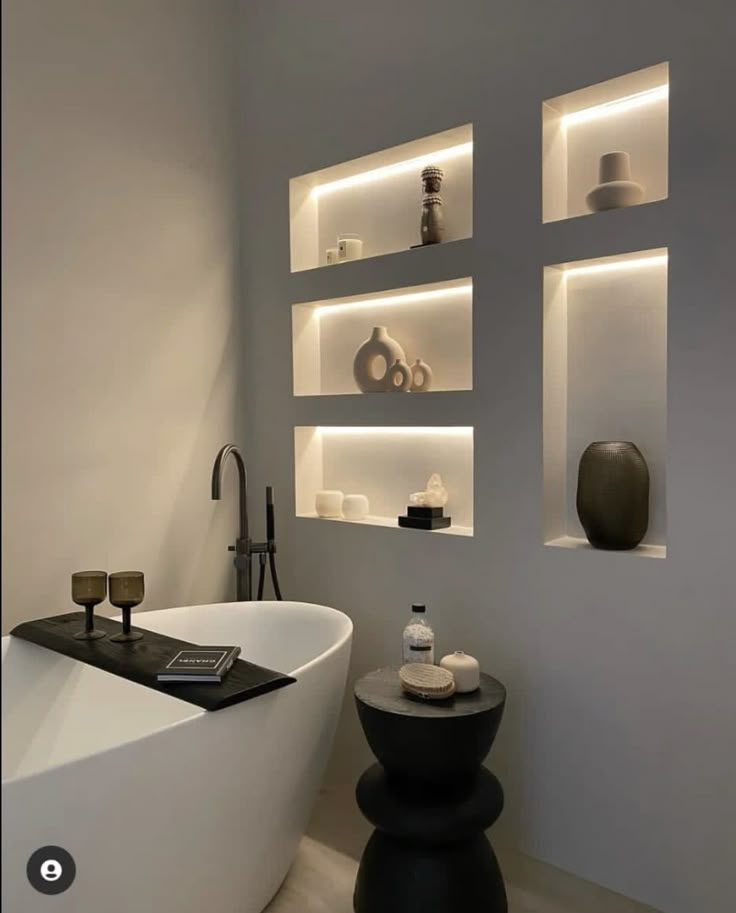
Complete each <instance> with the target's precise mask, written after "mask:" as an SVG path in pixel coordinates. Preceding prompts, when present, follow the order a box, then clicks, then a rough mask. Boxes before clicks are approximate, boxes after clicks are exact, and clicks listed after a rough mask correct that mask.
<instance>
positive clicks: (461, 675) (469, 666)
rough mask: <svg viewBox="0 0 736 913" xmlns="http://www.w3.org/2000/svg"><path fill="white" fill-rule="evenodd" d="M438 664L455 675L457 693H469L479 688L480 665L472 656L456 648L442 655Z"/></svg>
mask: <svg viewBox="0 0 736 913" xmlns="http://www.w3.org/2000/svg"><path fill="white" fill-rule="evenodd" d="M440 666H442V668H443V669H447V671H448V672H452V674H453V675H454V676H455V690H456V691H457V692H458V694H469V693H470V692H471V691H477V690H478V688H480V665H479V664H478V660H477V659H476V658H475V657H474V656H469V655H468V654H467V653H463V651H462V650H456V651H455V652H454V653H449V654H448V655H447V656H443V657H442V659H441V660H440Z"/></svg>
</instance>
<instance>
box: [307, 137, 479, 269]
mask: <svg viewBox="0 0 736 913" xmlns="http://www.w3.org/2000/svg"><path fill="white" fill-rule="evenodd" d="M430 164H436V165H438V166H439V167H440V168H441V169H442V170H443V172H444V178H443V180H442V186H441V189H440V196H441V197H442V200H443V204H442V212H443V214H444V220H445V238H444V242H445V243H447V242H449V241H455V240H460V239H462V238H470V237H472V234H473V127H472V124H466V125H465V126H462V127H456V128H454V129H452V130H445V131H443V132H442V133H435V134H433V135H432V136H426V137H422V138H421V139H417V140H413V141H412V142H409V143H403V144H402V145H400V146H394V147H392V148H390V149H384V150H381V151H380V152H374V153H372V154H370V155H365V156H362V157H361V158H357V159H353V160H351V161H348V162H342V163H340V164H337V165H333V166H331V167H329V168H323V169H322V170H320V171H314V172H311V173H310V174H304V175H301V176H299V177H296V178H292V179H291V180H290V182H289V208H290V237H291V271H292V272H297V271H299V270H305V269H314V268H315V267H318V266H326V265H327V251H328V249H330V248H335V247H336V246H337V238H338V235H341V234H345V233H350V234H354V235H357V237H358V238H359V239H360V241H362V259H365V258H367V257H377V256H380V255H381V254H389V253H395V252H398V251H406V250H409V249H410V248H411V247H412V246H413V245H417V244H419V243H420V231H419V229H420V221H421V212H422V183H421V179H420V174H421V171H422V168H424V167H425V166H426V165H430ZM341 266H344V264H343V263H338V264H337V265H335V266H331V267H330V268H331V269H337V268H339V267H341Z"/></svg>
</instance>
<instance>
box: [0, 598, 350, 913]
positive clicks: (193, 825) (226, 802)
mask: <svg viewBox="0 0 736 913" xmlns="http://www.w3.org/2000/svg"><path fill="white" fill-rule="evenodd" d="M135 621H138V622H139V624H140V626H141V627H144V628H149V629H151V630H155V631H159V632H161V633H164V634H169V635H171V636H172V637H176V638H179V639H181V640H188V641H192V642H194V643H200V644H208V643H209V644H237V645H240V646H241V647H242V651H243V652H242V654H241V655H242V658H243V659H247V660H250V661H252V662H255V663H258V664H259V665H263V666H268V667H270V668H272V669H276V670H277V671H279V672H286V673H290V674H291V675H293V676H294V677H295V678H296V679H297V682H296V683H295V684H292V685H289V686H288V687H286V688H283V689H281V690H279V691H274V692H271V693H270V694H266V695H262V696H260V697H256V698H253V699H252V700H250V701H246V702H244V703H241V704H238V705H236V706H233V707H229V708H227V709H225V710H219V711H217V712H214V713H207V712H205V711H203V710H200V709H199V708H198V707H195V706H193V705H192V704H188V703H185V702H183V701H181V700H179V699H177V698H174V697H170V696H168V695H165V694H160V693H158V692H156V691H153V690H151V689H148V688H145V687H143V686H142V685H137V684H135V683H133V682H128V681H127V680H124V679H121V678H118V677H117V676H114V675H110V674H108V673H106V672H102V671H100V670H98V669H95V668H93V667H91V666H86V665H84V664H82V663H78V662H76V661H74V660H71V659H68V658H66V657H63V656H60V655H58V654H56V653H53V652H51V651H50V650H46V649H44V648H43V647H37V646H35V645H34V644H29V643H26V642H24V641H20V640H17V639H15V638H12V637H4V638H3V639H2V640H3V643H2V657H3V666H2V706H3V718H2V725H3V740H2V743H3V752H2V816H3V880H2V909H3V910H4V911H5V910H7V911H8V913H36V911H39V913H41V911H53V913H209V911H222V913H260V911H261V910H262V909H263V908H264V907H265V906H266V905H267V903H268V901H269V900H270V899H271V897H272V896H273V895H274V893H275V892H276V891H277V889H278V887H279V885H280V884H281V882H282V881H283V879H284V877H285V876H286V873H287V871H288V869H289V866H290V865H291V863H292V860H293V858H294V855H295V852H296V848H297V844H298V842H299V839H300V837H301V835H302V833H303V832H304V829H305V827H306V824H307V821H308V818H309V815H310V812H311V810H312V806H313V804H314V801H315V799H316V796H317V791H318V789H319V785H320V781H321V779H322V776H323V774H324V769H325V765H326V763H327V759H328V756H329V753H330V750H331V746H332V740H333V735H334V731H335V727H336V724H337V719H338V714H339V710H340V706H341V702H342V698H343V692H344V688H345V680H346V675H347V667H348V660H349V654H350V642H351V638H352V623H351V621H350V619H349V618H348V617H347V616H346V615H343V614H342V613H341V612H337V611H335V610H334V609H328V608H325V607H323V606H316V605H308V604H305V603H298V602H253V603H225V604H220V605H205V606H191V607H186V608H176V609H166V610H163V611H156V612H145V613H141V614H139V615H138V616H137V617H135V616H134V622H135ZM213 687H217V686H216V685H215V686H213ZM44 846H60V847H63V848H64V849H66V850H68V852H70V853H71V855H72V856H73V858H74V861H75V863H76V869H77V874H76V879H75V881H74V883H73V884H72V886H71V887H70V888H69V889H68V890H67V891H65V892H64V893H61V894H57V895H55V896H44V895H43V894H40V893H38V892H37V891H35V890H34V889H33V888H32V887H31V885H30V883H29V882H28V880H27V877H26V864H27V862H28V859H29V857H30V856H31V854H32V853H33V852H34V851H35V850H37V849H39V848H41V847H44Z"/></svg>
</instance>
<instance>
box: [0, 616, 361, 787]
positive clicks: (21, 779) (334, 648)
mask: <svg viewBox="0 0 736 913" xmlns="http://www.w3.org/2000/svg"><path fill="white" fill-rule="evenodd" d="M282 601H283V602H289V603H290V604H291V605H294V606H299V607H301V606H306V607H308V608H312V609H315V608H316V609H320V610H322V611H327V612H330V613H336V614H338V615H341V616H342V617H343V619H344V620H345V621H344V622H343V624H345V622H346V624H345V631H344V632H343V633H342V635H341V636H340V638H339V640H337V641H335V643H333V644H331V645H330V646H329V647H328V648H327V649H326V650H323V651H322V652H321V653H319V654H318V655H317V656H316V657H313V658H312V659H310V660H309V661H308V662H306V663H303V664H302V665H301V666H299V667H298V668H297V669H294V670H293V671H291V672H289V673H285V674H288V675H291V676H293V677H294V678H296V679H297V680H298V679H299V676H300V675H303V674H304V673H305V672H308V671H309V670H311V669H312V668H314V667H315V666H317V665H318V664H319V663H320V662H324V661H327V660H328V659H329V658H330V657H331V656H333V655H334V654H335V653H337V652H339V651H340V650H341V649H343V648H344V647H345V645H346V644H348V643H349V642H350V640H351V639H352V636H353V622H352V619H351V618H350V616H349V615H346V614H345V612H342V611H340V609H333V608H332V607H330V606H325V605H321V604H320V603H315V602H296V601H294V600H282ZM253 602H257V603H258V604H259V605H269V604H275V605H278V604H279V602H278V601H277V600H265V599H262V600H252V602H251V603H248V602H245V603H238V602H237V601H235V602H211V603H207V604H204V605H201V606H200V605H199V604H195V605H190V606H171V607H170V608H166V609H152V610H151V612H150V613H146V612H140V613H139V614H140V615H146V614H151V615H153V614H159V615H163V614H164V613H165V612H171V611H173V610H176V609H198V608H203V609H206V608H212V607H214V606H222V605H227V606H229V605H246V606H247V605H249V604H252V603H253ZM112 617H113V618H116V619H118V620H119V619H120V618H121V616H119V615H118V616H112ZM144 630H145V628H144ZM11 637H12V635H10V634H4V635H3V636H2V638H0V640H2V641H3V642H5V641H10V640H11ZM33 646H35V647H37V648H38V649H39V650H47V649H48V648H47V647H41V646H39V645H38V644H33ZM48 652H49V653H52V654H54V655H56V653H55V651H53V650H48ZM69 659H72V658H71V657H69ZM72 661H73V662H79V660H73V659H72ZM93 668H96V667H93ZM100 671H102V672H104V670H100ZM107 674H110V675H111V674H112V673H107ZM126 681H129V682H130V684H131V685H135V686H136V687H138V688H145V687H146V686H145V685H141V684H140V683H139V682H134V681H131V680H129V679H126ZM158 693H161V692H158ZM269 693H270V694H277V693H278V692H277V691H273V692H269ZM165 696H166V697H170V698H171V699H172V700H175V701H178V702H179V703H185V704H188V703H189V702H188V701H182V699H181V698H179V697H176V695H173V694H167V695H165ZM267 696H268V695H267V694H263V695H259V697H267ZM247 703H249V702H248V701H242V702H241V703H240V704H233V705H232V706H230V707H224V708H222V709H221V710H218V711H215V712H216V713H217V714H221V713H227V711H229V710H230V711H233V710H236V709H238V708H240V707H242V705H243V704H247ZM189 706H190V707H191V709H192V712H191V714H190V715H189V716H186V717H185V718H184V719H181V720H176V721H175V722H173V723H167V724H166V725H164V726H160V727H159V728H158V729H155V730H154V731H153V732H148V733H145V734H144V735H140V736H136V737H135V738H132V739H127V740H125V741H124V742H120V743H119V746H115V747H120V746H124V745H126V746H127V745H138V744H140V743H143V742H146V741H148V740H149V739H153V738H156V737H157V736H159V735H160V734H161V733H163V732H169V731H170V730H173V729H175V728H177V727H179V726H186V725H189V724H190V723H191V722H192V721H193V720H196V719H199V718H200V717H203V716H209V715H211V714H212V712H213V711H208V710H205V709H204V708H202V707H197V706H196V705H195V704H189ZM2 737H3V738H7V735H6V734H5V733H3V734H2ZM113 750H114V748H113V749H111V748H102V749H100V750H98V751H93V752H90V753H89V754H86V755H83V756H81V757H79V758H71V759H70V760H68V761H63V762H62V763H61V764H55V765H54V766H53V767H49V768H45V769H43V770H35V771H31V772H30V773H25V774H19V775H18V776H11V777H3V778H2V779H1V780H0V790H2V791H4V790H5V789H6V788H10V787H11V786H15V785H16V784H19V783H25V782H28V781H30V780H32V779H34V778H36V777H42V776H45V775H47V774H49V773H50V772H51V771H57V770H63V769H65V768H67V767H70V766H71V765H73V764H79V763H83V762H86V761H88V760H91V759H92V758H98V757H100V756H101V755H103V754H107V753H108V752H110V751H113Z"/></svg>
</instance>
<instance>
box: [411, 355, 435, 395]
mask: <svg viewBox="0 0 736 913" xmlns="http://www.w3.org/2000/svg"><path fill="white" fill-rule="evenodd" d="M433 376H434V375H433V374H432V369H431V368H430V367H429V365H428V364H427V362H426V361H422V359H421V358H417V360H416V361H415V362H414V364H413V365H412V366H411V392H412V393H426V391H427V390H431V389H432V378H433Z"/></svg>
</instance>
